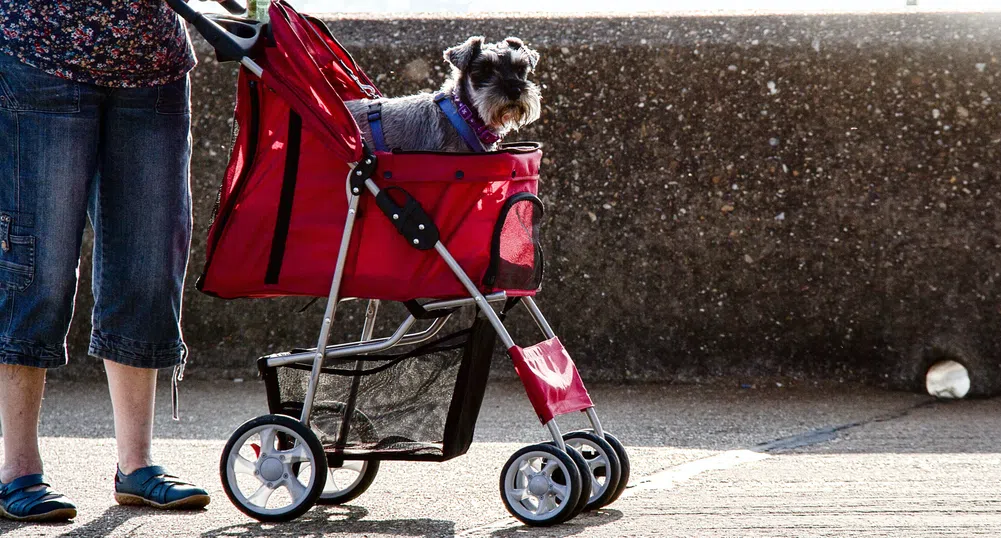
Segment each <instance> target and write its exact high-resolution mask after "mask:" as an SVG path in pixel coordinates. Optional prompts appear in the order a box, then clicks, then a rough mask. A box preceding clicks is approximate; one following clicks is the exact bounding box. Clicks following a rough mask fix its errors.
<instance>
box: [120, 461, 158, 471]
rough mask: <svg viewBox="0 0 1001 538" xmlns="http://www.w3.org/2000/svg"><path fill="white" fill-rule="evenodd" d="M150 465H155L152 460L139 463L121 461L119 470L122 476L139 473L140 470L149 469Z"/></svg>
mask: <svg viewBox="0 0 1001 538" xmlns="http://www.w3.org/2000/svg"><path fill="white" fill-rule="evenodd" d="M150 465H153V459H152V458H144V459H141V460H138V461H126V460H119V461H118V470H119V471H121V472H122V474H132V473H134V472H136V471H138V470H139V469H142V468H143V467H149V466H150Z"/></svg>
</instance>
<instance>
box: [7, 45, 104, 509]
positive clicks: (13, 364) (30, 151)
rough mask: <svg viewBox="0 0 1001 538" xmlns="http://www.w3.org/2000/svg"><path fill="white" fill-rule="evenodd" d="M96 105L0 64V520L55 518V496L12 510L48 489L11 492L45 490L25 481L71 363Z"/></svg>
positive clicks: (81, 89)
mask: <svg viewBox="0 0 1001 538" xmlns="http://www.w3.org/2000/svg"><path fill="white" fill-rule="evenodd" d="M100 100H101V94H100V93H99V92H96V91H94V89H93V88H92V87H88V86H85V85H80V84H76V83H73V82H70V81H66V80H63V79H60V78H57V77H54V76H51V75H48V74H46V73H44V72H42V71H39V70H37V69H34V68H31V67H28V66H26V65H24V64H21V63H20V62H18V61H16V60H14V59H12V58H9V57H6V56H0V427H2V429H3V437H4V439H3V444H4V462H3V465H2V466H0V483H2V485H4V486H5V489H4V492H5V494H4V495H2V496H0V515H6V516H8V517H18V516H19V514H20V515H23V514H22V512H24V511H25V510H27V511H31V512H32V514H31V515H32V516H33V517H34V516H42V515H44V514H41V513H40V512H39V511H45V510H46V509H48V511H49V512H50V513H51V512H55V511H57V510H56V509H55V508H53V507H54V506H55V505H56V504H58V503H54V502H50V501H52V499H53V498H52V497H46V498H38V499H36V501H37V502H34V504H30V503H29V505H25V504H24V502H17V503H15V502H14V500H17V499H20V500H21V501H23V500H24V499H25V495H24V493H25V492H27V491H31V492H35V491H37V490H38V489H43V486H41V485H40V484H38V483H35V484H33V485H31V486H25V487H23V488H21V490H17V489H13V486H12V483H17V484H20V485H24V484H26V483H28V482H39V481H40V480H36V479H30V478H29V477H30V476H31V475H40V474H41V472H42V460H41V457H40V454H39V450H38V417H39V411H40V406H41V402H42V392H43V385H44V383H45V370H44V369H45V368H53V367H58V366H61V365H63V364H65V362H66V346H65V340H66V333H67V331H68V329H69V324H70V320H71V319H72V317H73V300H74V296H75V294H76V282H77V267H78V264H79V258H80V245H81V241H82V235H83V227H84V224H85V219H86V217H85V215H86V209H87V190H88V187H89V183H90V181H91V178H92V177H93V175H94V173H95V171H96V169H97V141H98V136H97V135H98V132H99V123H98V122H99V114H98V109H99V106H100ZM12 489H13V491H11V490H12ZM15 505H16V508H11V509H12V510H14V511H15V512H16V513H10V512H9V511H8V510H6V509H5V507H14V506H15ZM25 506H28V508H25ZM62 514H63V515H64V516H65V515H67V512H66V511H65V510H64V511H63V512H62ZM57 515H58V514H57Z"/></svg>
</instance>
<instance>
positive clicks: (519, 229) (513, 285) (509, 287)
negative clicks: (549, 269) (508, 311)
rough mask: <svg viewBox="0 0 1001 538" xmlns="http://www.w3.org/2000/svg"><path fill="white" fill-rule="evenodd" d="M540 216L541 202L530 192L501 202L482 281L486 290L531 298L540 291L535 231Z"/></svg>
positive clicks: (541, 264)
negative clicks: (529, 296)
mask: <svg viewBox="0 0 1001 538" xmlns="http://www.w3.org/2000/svg"><path fill="white" fill-rule="evenodd" d="M543 212H544V206H543V205H542V200H540V199H539V197H538V196H536V195H534V194H532V193H530V192H519V193H517V194H515V195H513V196H511V197H510V198H508V199H507V201H505V202H504V206H503V207H502V208H501V211H500V216H499V217H498V219H497V224H496V225H495V227H494V233H493V240H492V243H491V247H490V266H489V267H488V268H487V273H486V275H485V276H484V277H483V284H484V286H485V287H486V288H487V289H489V290H494V291H499V290H505V291H508V292H509V294H511V295H526V294H528V295H534V294H535V292H536V291H538V290H539V289H540V288H541V287H542V275H543V270H544V265H545V262H544V258H543V255H542V242H541V241H542V238H541V236H540V233H539V228H540V226H541V223H542V216H543ZM519 292H520V293H519Z"/></svg>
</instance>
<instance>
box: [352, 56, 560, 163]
mask: <svg viewBox="0 0 1001 538" xmlns="http://www.w3.org/2000/svg"><path fill="white" fill-rule="evenodd" d="M445 60H447V61H448V63H449V64H451V65H452V74H451V76H450V77H449V78H448V79H447V80H446V81H445V83H444V84H443V85H442V87H441V90H440V91H439V92H438V93H435V94H432V93H420V94H416V95H410V96H406V97H398V98H392V99H387V98H380V99H361V100H357V101H349V102H347V103H345V104H346V105H347V107H348V110H350V111H351V114H352V115H353V116H354V118H355V121H357V122H358V125H359V127H361V130H362V135H363V136H364V137H365V140H366V141H368V142H369V144H370V145H372V144H374V145H375V147H374V148H373V149H378V150H382V151H388V150H392V149H400V150H404V151H445V152H464V151H492V150H494V149H496V147H497V144H498V142H499V141H500V140H501V139H502V138H503V137H504V136H505V135H506V134H508V133H509V132H510V131H512V130H517V129H519V128H521V127H524V126H525V125H528V124H529V123H532V122H533V121H536V120H537V119H539V114H540V112H541V104H540V100H541V96H540V93H539V88H538V86H536V85H535V84H533V83H532V82H531V81H529V80H528V75H529V74H530V73H532V71H534V70H535V66H536V64H537V63H538V61H539V53H538V52H536V51H534V50H532V49H530V48H529V47H527V46H526V45H525V44H524V43H523V42H522V41H521V40H520V39H518V38H516V37H509V38H507V39H505V40H504V41H500V42H498V43H484V38H483V37H482V36H475V37H471V38H469V39H468V40H467V41H466V42H465V43H463V44H461V45H457V46H455V47H451V48H449V49H447V50H445ZM380 146H381V147H380Z"/></svg>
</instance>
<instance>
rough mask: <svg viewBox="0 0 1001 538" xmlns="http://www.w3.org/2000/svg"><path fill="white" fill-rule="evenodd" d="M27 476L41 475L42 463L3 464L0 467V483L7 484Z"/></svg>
mask: <svg viewBox="0 0 1001 538" xmlns="http://www.w3.org/2000/svg"><path fill="white" fill-rule="evenodd" d="M29 474H42V462H41V461H34V462H25V461H20V462H10V463H4V465H3V467H0V482H3V483H4V484H8V483H10V482H11V481H12V480H15V479H17V478H21V477H22V476H26V475H29Z"/></svg>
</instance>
